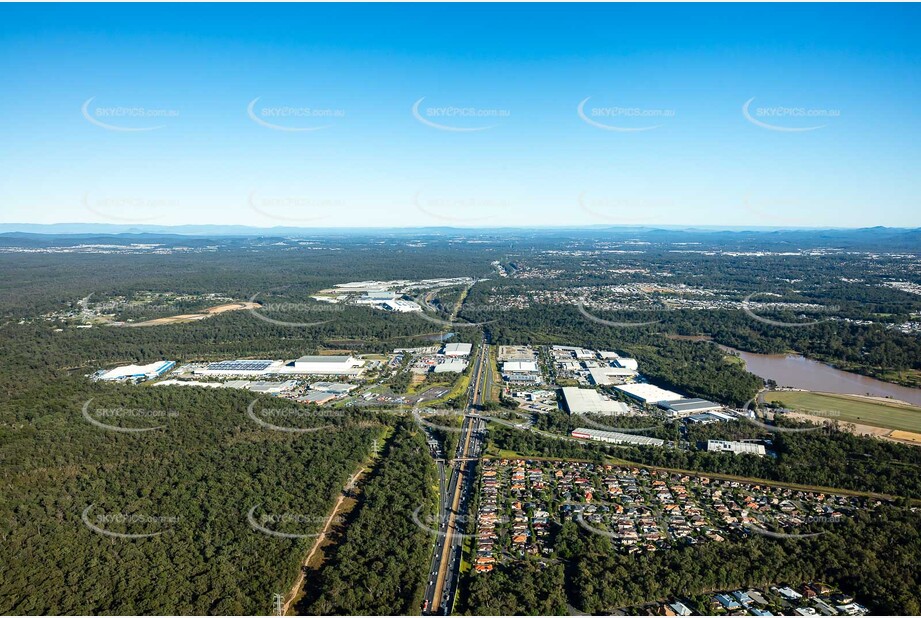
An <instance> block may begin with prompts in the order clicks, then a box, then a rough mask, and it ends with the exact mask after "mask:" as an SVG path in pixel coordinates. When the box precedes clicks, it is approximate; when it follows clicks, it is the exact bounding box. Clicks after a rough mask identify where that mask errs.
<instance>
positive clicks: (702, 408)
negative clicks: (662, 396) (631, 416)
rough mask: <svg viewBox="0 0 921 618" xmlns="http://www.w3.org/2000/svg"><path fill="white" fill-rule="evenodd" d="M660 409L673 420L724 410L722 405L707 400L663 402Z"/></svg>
mask: <svg viewBox="0 0 921 618" xmlns="http://www.w3.org/2000/svg"><path fill="white" fill-rule="evenodd" d="M659 407H660V408H662V409H663V410H665V412H666V413H667V414H668V416H670V417H672V418H682V417H685V416H691V415H692V414H701V413H703V412H718V411H720V410H722V409H723V406H721V405H720V404H718V403H716V402H713V401H707V400H706V399H697V398H694V399H679V400H678V401H663V402H661V403H659Z"/></svg>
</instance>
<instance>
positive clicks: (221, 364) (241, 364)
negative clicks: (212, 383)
mask: <svg viewBox="0 0 921 618" xmlns="http://www.w3.org/2000/svg"><path fill="white" fill-rule="evenodd" d="M283 365H284V363H283V362H282V361H278V360H249V359H239V360H227V361H218V362H216V363H209V364H208V365H207V366H206V367H205V368H204V369H196V370H195V371H194V372H193V373H195V374H196V375H204V376H259V375H265V374H267V373H271V372H272V371H276V370H278V369H280V368H281V367H282V366H283Z"/></svg>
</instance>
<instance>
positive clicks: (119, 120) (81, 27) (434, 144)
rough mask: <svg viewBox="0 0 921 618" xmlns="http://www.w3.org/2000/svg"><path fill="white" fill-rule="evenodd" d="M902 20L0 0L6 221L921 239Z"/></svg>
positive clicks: (910, 55)
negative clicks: (713, 230) (721, 231)
mask: <svg viewBox="0 0 921 618" xmlns="http://www.w3.org/2000/svg"><path fill="white" fill-rule="evenodd" d="M919 16H921V9H919V7H917V6H914V5H813V4H799V5H786V4H784V5H770V6H766V5H718V6H714V5H708V6H684V5H566V6H560V5H554V4H542V5H464V6H459V5H399V6H394V5H361V6H360V7H350V6H339V5H258V6H255V5H228V6H220V7H218V6H215V5H205V6H187V5H186V6H182V5H130V6H129V5H85V6H76V7H74V6H66V5H56V6H54V8H53V10H49V9H48V7H44V6H40V5H39V6H27V5H4V6H2V7H0V77H2V79H3V83H4V92H5V94H6V96H5V97H4V98H3V99H2V100H0V125H2V132H3V135H4V145H5V148H4V149H3V154H2V155H0V204H2V216H0V222H2V223H23V224H51V223H99V224H117V225H129V226H130V225H157V226H176V225H185V224H195V225H204V224H216V225H245V226H252V227H263V228H272V227H306V228H317V227H391V226H392V227H442V226H444V227H507V226H511V227H527V226H595V225H649V226H667V225H677V226H720V227H838V228H849V227H872V226H880V225H881V226H891V227H918V226H921V208H919V206H921V203H919V199H918V195H919V189H921V186H919V185H921V181H919V178H918V174H917V168H918V163H919V160H921V157H919V154H921V145H919V144H918V140H917V136H918V133H919V131H918V129H919V124H921V119H919V116H918V113H917V109H916V107H917V101H919V100H921V83H919V79H918V71H917V67H918V66H919V61H921V43H919V41H918V37H917V36H916V34H917V31H918V26H919V21H921V20H919Z"/></svg>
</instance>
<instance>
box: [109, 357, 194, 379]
mask: <svg viewBox="0 0 921 618" xmlns="http://www.w3.org/2000/svg"><path fill="white" fill-rule="evenodd" d="M175 365H176V361H166V360H164V361H157V362H154V363H150V364H149V365H125V366H123V367H116V368H115V369H110V370H109V371H106V372H103V373H100V374H97V376H96V379H97V380H105V381H111V380H151V379H153V378H157V377H160V376H162V375H163V374H164V373H166V372H167V371H169V370H170V369H172V368H173V367H174V366H175Z"/></svg>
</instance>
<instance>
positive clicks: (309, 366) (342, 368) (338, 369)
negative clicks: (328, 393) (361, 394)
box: [283, 356, 365, 376]
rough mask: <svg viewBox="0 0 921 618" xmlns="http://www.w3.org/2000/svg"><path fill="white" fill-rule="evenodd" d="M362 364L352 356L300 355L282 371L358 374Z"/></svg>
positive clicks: (322, 374) (315, 373)
mask: <svg viewBox="0 0 921 618" xmlns="http://www.w3.org/2000/svg"><path fill="white" fill-rule="evenodd" d="M364 364H365V362H364V361H363V360H360V359H357V358H355V357H354V356H302V357H300V358H299V359H297V360H296V361H294V363H293V364H292V365H287V366H285V368H284V370H283V373H305V374H310V375H320V376H333V375H358V374H360V373H361V372H362V371H363V370H364Z"/></svg>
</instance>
